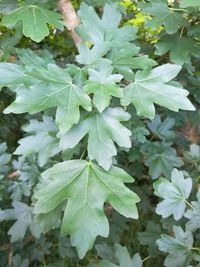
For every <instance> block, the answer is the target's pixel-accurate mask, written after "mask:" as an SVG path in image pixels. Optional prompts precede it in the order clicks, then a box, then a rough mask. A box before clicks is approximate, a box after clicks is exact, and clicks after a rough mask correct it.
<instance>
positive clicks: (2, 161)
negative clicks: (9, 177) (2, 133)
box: [0, 143, 11, 173]
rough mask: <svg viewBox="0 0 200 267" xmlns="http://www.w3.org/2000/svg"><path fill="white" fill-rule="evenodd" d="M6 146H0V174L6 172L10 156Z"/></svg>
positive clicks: (2, 144)
mask: <svg viewBox="0 0 200 267" xmlns="http://www.w3.org/2000/svg"><path fill="white" fill-rule="evenodd" d="M6 151H7V145H6V143H1V144H0V173H5V172H7V171H8V166H7V164H8V163H9V161H10V159H11V155H10V154H8V153H7V152H6Z"/></svg>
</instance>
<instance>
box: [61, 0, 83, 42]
mask: <svg viewBox="0 0 200 267" xmlns="http://www.w3.org/2000/svg"><path fill="white" fill-rule="evenodd" d="M58 2H59V9H60V12H61V13H62V15H63V20H64V24H65V26H66V28H67V30H68V31H69V33H70V35H71V38H72V40H73V41H74V43H75V45H76V46H78V45H79V44H80V43H81V41H82V40H81V38H80V36H79V35H78V34H77V33H76V32H75V28H76V27H77V26H78V25H79V23H80V21H79V18H78V16H77V14H76V11H75V9H74V7H73V5H72V3H71V1H70V0H59V1H58Z"/></svg>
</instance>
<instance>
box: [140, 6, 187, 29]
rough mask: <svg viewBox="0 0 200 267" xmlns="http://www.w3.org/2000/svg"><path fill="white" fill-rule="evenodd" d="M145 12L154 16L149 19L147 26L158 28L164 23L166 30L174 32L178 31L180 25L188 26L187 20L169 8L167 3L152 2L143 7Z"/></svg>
mask: <svg viewBox="0 0 200 267" xmlns="http://www.w3.org/2000/svg"><path fill="white" fill-rule="evenodd" d="M143 11H144V13H147V14H149V15H151V16H152V17H151V18H150V19H149V20H147V26H149V27H151V28H153V29H157V28H158V27H159V26H161V25H164V26H165V29H166V32H167V33H169V34H173V33H175V32H177V31H178V29H179V26H186V25H187V20H186V19H185V18H184V17H183V16H182V14H180V12H179V13H178V12H176V11H174V10H173V9H171V8H169V7H168V6H167V4H166V3H150V4H147V7H145V8H144V9H143Z"/></svg>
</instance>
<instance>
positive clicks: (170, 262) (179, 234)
mask: <svg viewBox="0 0 200 267" xmlns="http://www.w3.org/2000/svg"><path fill="white" fill-rule="evenodd" d="M173 232H174V237H171V236H168V235H161V238H160V239H158V240H157V241H156V244H157V245H158V246H159V249H160V250H161V251H163V252H166V253H169V255H168V256H167V257H166V259H165V262H164V264H165V266H166V267H172V266H173V267H181V266H188V264H189V262H190V261H191V254H192V253H191V249H192V246H193V236H192V233H191V232H189V231H186V232H184V231H183V230H182V228H181V227H180V226H174V227H173Z"/></svg>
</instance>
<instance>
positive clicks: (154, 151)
mask: <svg viewBox="0 0 200 267" xmlns="http://www.w3.org/2000/svg"><path fill="white" fill-rule="evenodd" d="M145 146H146V151H147V153H148V157H147V159H146V160H145V165H146V166H148V167H149V174H150V175H151V178H152V179H157V178H158V177H159V176H160V175H161V174H162V173H163V174H164V175H165V177H166V178H170V175H171V171H172V169H173V168H174V167H181V166H182V165H183V161H182V159H181V158H180V157H178V156H177V153H176V150H175V149H174V148H172V147H170V146H169V145H167V144H165V143H160V142H154V143H149V144H148V145H147V144H146V145H145Z"/></svg>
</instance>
